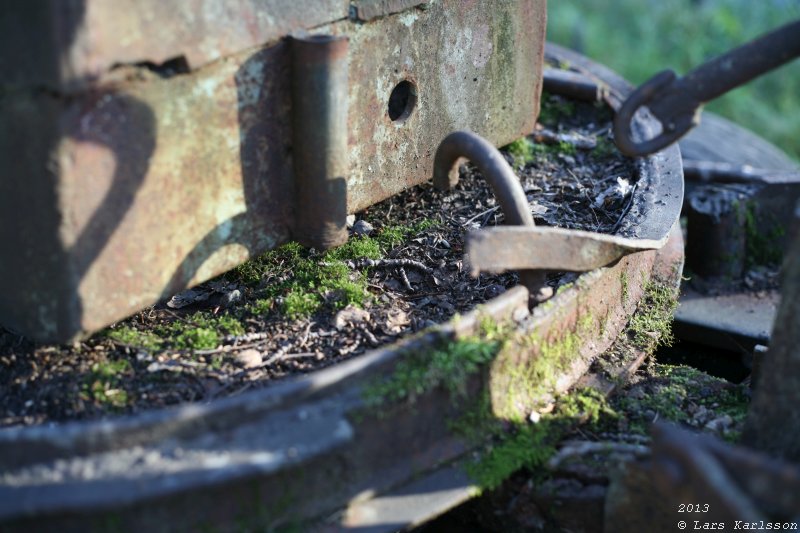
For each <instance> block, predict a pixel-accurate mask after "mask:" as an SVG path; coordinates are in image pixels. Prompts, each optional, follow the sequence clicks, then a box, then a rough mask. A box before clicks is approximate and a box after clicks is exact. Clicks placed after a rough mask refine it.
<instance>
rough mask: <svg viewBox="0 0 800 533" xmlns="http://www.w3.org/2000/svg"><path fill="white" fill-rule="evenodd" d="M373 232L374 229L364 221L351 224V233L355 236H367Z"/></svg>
mask: <svg viewBox="0 0 800 533" xmlns="http://www.w3.org/2000/svg"><path fill="white" fill-rule="evenodd" d="M373 231H375V227H374V226H373V225H372V224H370V223H369V222H367V221H366V220H359V221H358V222H356V223H355V224H353V233H354V234H356V235H363V236H367V235H369V234H370V233H372V232H373Z"/></svg>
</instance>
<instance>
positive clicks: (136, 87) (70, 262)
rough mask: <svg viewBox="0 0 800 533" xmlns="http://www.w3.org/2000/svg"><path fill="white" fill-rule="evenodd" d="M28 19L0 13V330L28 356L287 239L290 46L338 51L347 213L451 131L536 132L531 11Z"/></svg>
mask: <svg viewBox="0 0 800 533" xmlns="http://www.w3.org/2000/svg"><path fill="white" fill-rule="evenodd" d="M34 4H35V5H34ZM34 4H30V5H29V4H27V3H24V2H14V3H12V4H11V5H10V6H8V8H7V9H4V10H3V11H2V13H0V26H1V27H0V29H2V30H7V31H0V40H2V41H3V43H4V46H2V47H0V62H2V64H3V65H7V66H8V68H7V69H6V70H7V72H8V74H9V76H7V77H5V78H4V80H5V81H4V82H3V83H4V84H5V85H4V86H3V98H2V99H0V117H2V120H0V157H5V158H6V159H3V160H2V161H3V167H4V168H6V169H7V174H8V175H10V176H12V175H13V176H24V177H25V179H21V178H19V179H8V180H0V242H2V243H4V246H6V247H7V249H6V250H4V252H3V253H2V256H3V261H0V294H2V295H3V298H0V322H2V323H3V325H4V326H6V327H8V328H12V329H14V330H16V331H19V332H20V333H23V334H25V335H27V336H30V337H31V338H34V339H35V340H37V341H42V342H59V341H65V340H68V339H74V338H76V337H78V336H80V335H82V334H84V333H86V332H91V331H96V330H98V329H101V328H102V327H105V326H106V325H108V324H109V323H112V322H115V321H117V320H119V319H121V318H123V317H125V316H127V315H129V314H131V313H133V312H135V311H137V310H139V309H141V308H143V307H145V306H147V305H151V304H152V303H155V302H157V301H159V300H162V299H165V298H169V297H170V296H172V295H173V294H175V293H177V292H179V291H181V290H183V289H185V288H186V287H188V286H192V285H195V284H197V283H200V282H201V281H203V280H206V279H209V278H211V277H214V276H216V275H218V274H220V273H222V272H224V271H226V270H229V269H231V268H233V267H234V266H236V265H237V264H239V263H242V262H243V261H245V260H247V259H249V258H252V257H255V256H257V255H259V254H260V253H262V252H263V251H266V250H268V249H270V248H273V247H274V246H277V245H279V244H281V243H283V242H286V241H287V240H288V239H289V238H290V231H289V230H290V227H291V226H292V225H293V218H294V215H295V214H296V213H298V210H296V209H294V206H295V198H294V183H293V169H292V153H293V151H294V150H295V149H299V150H300V151H302V149H303V148H302V145H301V146H300V147H297V146H294V143H292V142H291V140H292V137H293V136H292V131H291V123H292V111H291V103H292V102H291V100H292V94H291V88H290V85H291V64H292V63H291V48H292V47H291V45H290V43H289V42H288V41H287V40H286V39H283V37H284V36H286V35H293V34H298V35H299V34H302V32H303V31H306V32H310V33H325V34H329V35H338V36H346V37H347V38H348V39H349V53H348V56H349V57H348V59H349V74H350V77H349V79H350V84H349V89H348V92H347V94H346V97H344V98H343V99H342V100H341V103H344V102H345V101H346V103H347V105H348V108H349V117H348V125H347V134H348V149H347V153H348V154H349V155H348V157H349V167H350V172H349V174H348V176H347V183H346V184H347V211H348V212H349V213H353V212H356V211H359V210H362V209H365V208H366V207H368V206H370V205H372V204H374V203H376V202H378V201H381V200H383V199H385V198H388V197H389V196H392V195H393V194H396V193H398V192H400V191H402V190H404V189H407V188H408V187H410V186H413V185H416V184H419V183H422V182H424V181H426V180H429V179H430V176H431V172H432V168H433V149H432V147H435V146H437V145H438V144H439V142H440V141H441V139H443V138H444V137H445V136H446V135H447V134H448V133H450V132H452V131H453V130H457V129H469V130H472V131H475V132H477V133H479V134H480V135H482V136H483V137H485V138H487V139H490V140H491V142H493V143H495V144H496V145H498V146H499V145H503V144H506V143H509V142H511V141H514V140H515V139H518V138H519V137H521V136H522V135H524V134H525V133H528V132H530V131H531V130H532V129H533V127H534V124H535V121H536V110H537V109H538V99H539V93H540V91H541V68H542V64H541V57H542V49H543V47H544V34H545V32H544V30H545V2H544V0H520V1H519V2H462V1H460V0H439V1H436V2H429V3H425V4H421V3H419V2H411V3H409V2H400V1H398V2H395V1H387V2H372V1H370V0H364V1H359V2H354V3H352V4H353V5H354V6H357V7H358V6H364V7H365V8H366V7H367V5H368V4H369V6H370V8H376V9H375V10H374V14H375V15H376V18H374V19H372V20H370V21H369V22H363V21H361V20H357V19H356V18H355V17H352V18H351V17H350V6H351V2H350V1H347V0H319V1H316V0H315V1H309V0H297V1H295V2H285V1H278V0H231V1H230V2H226V3H225V8H224V9H222V8H221V7H220V5H221V4H220V3H219V2H216V1H214V0H191V1H187V2H182V3H172V2H167V3H165V2H161V1H159V0H142V1H140V2H139V1H137V2H129V1H126V2H123V4H122V5H117V4H116V3H115V4H114V5H113V6H112V5H110V4H109V2H107V1H105V0H85V1H82V2H74V3H73V2H67V3H64V2H39V3H34ZM398 6H400V7H407V9H405V10H404V11H402V12H398V13H394V10H395V9H396V8H397V7H398ZM408 6H411V7H408ZM423 7H425V8H426V9H422V8H423ZM153 21H169V24H154V23H153ZM181 58H182V60H181ZM173 59H174V61H172V60H173ZM171 63H175V64H178V63H180V64H182V65H183V68H182V69H177V70H172V69H170V68H167V65H168V64H171ZM115 65H116V67H115V68H112V67H114V66H115ZM17 67H19V68H17ZM18 75H19V76H18ZM393 95H394V96H393ZM414 95H416V96H417V98H416V99H415V98H413V97H412V96H414ZM390 102H392V104H393V105H392V108H393V109H392V111H395V109H394V108H396V107H397V108H399V109H398V110H399V113H397V114H395V113H394V112H391V113H390V109H389V107H390V106H389V103H390ZM422 103H424V105H421V104H422ZM312 133H313V130H312ZM304 142H305V141H304ZM315 157H318V156H315ZM45 163H47V164H45Z"/></svg>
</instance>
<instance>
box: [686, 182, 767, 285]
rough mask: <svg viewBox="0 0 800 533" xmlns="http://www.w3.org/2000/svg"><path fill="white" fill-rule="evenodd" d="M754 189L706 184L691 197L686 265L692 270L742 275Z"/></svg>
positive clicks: (732, 276) (707, 275) (714, 274)
mask: <svg viewBox="0 0 800 533" xmlns="http://www.w3.org/2000/svg"><path fill="white" fill-rule="evenodd" d="M752 192H753V191H752V190H747V189H746V188H744V187H739V188H736V187H719V186H713V185H706V186H703V187H697V188H696V189H695V190H693V191H692V194H690V195H689V196H688V197H687V202H686V204H687V205H686V210H685V211H686V219H687V236H686V243H687V250H686V257H687V263H686V266H687V267H688V268H689V270H690V271H691V272H693V273H695V274H697V275H698V276H701V277H703V278H710V277H720V278H728V279H740V278H741V277H742V275H743V274H744V270H745V264H746V255H747V231H746V225H745V224H746V217H747V207H748V203H749V200H750V197H751V195H752Z"/></svg>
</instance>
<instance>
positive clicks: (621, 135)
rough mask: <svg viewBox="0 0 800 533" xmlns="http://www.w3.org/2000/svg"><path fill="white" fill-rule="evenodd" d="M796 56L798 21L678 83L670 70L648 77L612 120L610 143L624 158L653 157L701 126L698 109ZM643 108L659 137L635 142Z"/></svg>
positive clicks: (799, 42)
mask: <svg viewBox="0 0 800 533" xmlns="http://www.w3.org/2000/svg"><path fill="white" fill-rule="evenodd" d="M798 56H800V21H795V22H792V23H789V24H786V25H785V26H783V27H781V28H778V29H777V30H774V31H772V32H771V33H768V34H766V35H764V36H762V37H760V38H758V39H756V40H754V41H751V42H749V43H747V44H745V45H742V46H740V47H738V48H736V49H735V50H731V51H730V52H728V53H726V54H724V55H721V56H719V57H716V58H714V59H712V60H711V61H709V62H707V63H705V64H703V65H701V66H699V67H697V68H695V69H694V70H692V71H691V72H689V73H688V74H686V76H684V77H682V78H677V77H676V75H675V73H674V72H673V71H672V70H665V71H663V72H660V73H658V74H656V75H655V76H653V77H652V78H651V79H650V80H648V81H647V82H645V83H644V84H642V85H641V86H640V87H639V88H638V89H636V91H634V92H633V93H632V94H631V95H630V96H629V97H628V99H627V100H626V101H625V104H624V105H623V106H622V107H621V108H620V110H619V113H618V114H617V116H616V117H615V118H614V141H615V142H616V143H617V146H618V147H619V149H620V150H621V151H622V152H623V153H624V154H627V155H629V156H642V155H647V154H652V153H653V152H656V151H658V150H661V149H663V148H665V147H666V146H669V145H670V144H672V143H673V142H675V141H677V140H678V139H679V138H681V137H683V136H684V135H685V134H686V133H687V132H688V131H689V130H690V129H691V128H693V127H694V126H696V125H697V124H699V122H700V110H701V107H702V106H703V104H705V103H706V102H709V101H710V100H713V99H715V98H718V97H719V96H721V95H723V94H725V93H726V92H728V91H731V90H733V89H735V88H736V87H739V86H740V85H743V84H745V83H747V82H749V81H751V80H753V79H754V78H756V77H758V76H760V75H762V74H764V73H766V72H769V71H770V70H773V69H775V68H777V67H779V66H781V65H783V64H784V63H787V62H788V61H791V60H792V59H794V58H796V57H798ZM643 106H646V107H647V108H648V109H649V110H650V112H651V113H653V115H655V117H656V118H657V119H658V121H659V122H660V123H661V132H659V133H658V135H657V136H656V137H652V138H649V139H644V140H642V139H634V136H633V132H632V131H631V128H630V124H631V118H632V117H633V115H634V113H636V112H637V111H638V110H639V108H641V107H643Z"/></svg>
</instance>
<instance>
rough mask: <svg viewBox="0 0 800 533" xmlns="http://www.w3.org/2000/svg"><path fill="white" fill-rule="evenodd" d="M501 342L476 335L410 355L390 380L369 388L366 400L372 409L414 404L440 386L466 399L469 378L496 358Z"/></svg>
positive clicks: (454, 397)
mask: <svg viewBox="0 0 800 533" xmlns="http://www.w3.org/2000/svg"><path fill="white" fill-rule="evenodd" d="M500 344H501V341H499V340H497V339H491V338H477V337H475V338H470V339H463V340H457V341H449V342H446V343H444V344H443V345H442V346H440V347H439V348H437V349H435V350H433V351H431V352H425V353H412V354H408V355H407V356H406V357H405V358H404V359H403V360H402V361H400V362H399V363H398V364H397V366H396V367H395V369H394V372H393V373H392V375H391V376H390V377H389V378H388V379H385V380H382V381H378V382H375V383H372V384H371V385H369V386H367V387H366V388H365V390H364V401H365V403H366V404H367V406H369V407H372V408H374V407H380V406H382V405H386V404H393V403H399V402H411V403H413V402H414V401H415V400H416V399H417V398H418V397H419V396H421V395H423V394H425V393H427V392H429V391H431V390H433V389H434V388H436V387H444V388H445V389H447V390H448V391H449V392H450V394H451V395H452V397H453V399H454V400H455V399H457V398H463V397H464V395H465V393H466V384H467V381H468V379H469V377H470V376H473V375H475V374H476V373H477V372H479V371H480V369H481V368H482V367H483V366H484V365H485V364H486V363H488V362H489V361H491V360H492V359H493V358H494V356H495V354H496V353H497V351H498V349H499V347H500Z"/></svg>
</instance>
